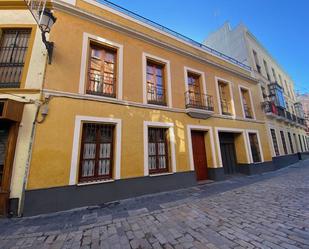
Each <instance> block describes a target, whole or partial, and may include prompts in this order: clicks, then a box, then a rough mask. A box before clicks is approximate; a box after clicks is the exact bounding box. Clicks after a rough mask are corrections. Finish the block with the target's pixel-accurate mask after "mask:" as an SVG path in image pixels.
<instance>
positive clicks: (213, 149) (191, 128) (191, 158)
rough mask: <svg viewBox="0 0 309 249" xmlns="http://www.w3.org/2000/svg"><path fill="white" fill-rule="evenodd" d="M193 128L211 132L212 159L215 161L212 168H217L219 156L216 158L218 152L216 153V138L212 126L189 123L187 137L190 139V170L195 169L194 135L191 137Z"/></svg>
mask: <svg viewBox="0 0 309 249" xmlns="http://www.w3.org/2000/svg"><path fill="white" fill-rule="evenodd" d="M192 130H197V131H207V132H209V136H210V146H211V155H212V161H213V165H212V168H216V167H217V158H216V153H215V140H214V136H213V131H212V127H210V126H204V125H187V139H188V153H189V162H190V170H195V168H194V160H193V149H192V137H191V131H192Z"/></svg>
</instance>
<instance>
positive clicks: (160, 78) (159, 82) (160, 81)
mask: <svg viewBox="0 0 309 249" xmlns="http://www.w3.org/2000/svg"><path fill="white" fill-rule="evenodd" d="M157 87H158V89H161V91H162V88H163V80H162V77H161V76H157Z"/></svg>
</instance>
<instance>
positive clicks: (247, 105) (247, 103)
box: [240, 88, 253, 119]
mask: <svg viewBox="0 0 309 249" xmlns="http://www.w3.org/2000/svg"><path fill="white" fill-rule="evenodd" d="M240 93H241V98H242V105H243V111H244V116H245V118H250V119H251V118H253V112H252V106H251V99H250V94H249V91H248V90H247V89H244V88H241V90H240Z"/></svg>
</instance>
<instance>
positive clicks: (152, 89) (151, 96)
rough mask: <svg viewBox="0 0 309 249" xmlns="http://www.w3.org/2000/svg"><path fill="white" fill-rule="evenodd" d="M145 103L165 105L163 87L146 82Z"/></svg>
mask: <svg viewBox="0 0 309 249" xmlns="http://www.w3.org/2000/svg"><path fill="white" fill-rule="evenodd" d="M147 103H148V104H154V105H166V98H165V88H164V87H161V86H156V85H154V84H152V83H147Z"/></svg>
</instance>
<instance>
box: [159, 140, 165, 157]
mask: <svg viewBox="0 0 309 249" xmlns="http://www.w3.org/2000/svg"><path fill="white" fill-rule="evenodd" d="M158 150H159V151H158V155H165V143H159V144H158Z"/></svg>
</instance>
